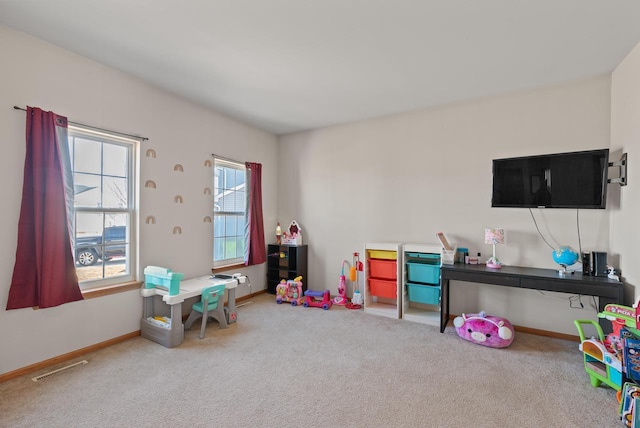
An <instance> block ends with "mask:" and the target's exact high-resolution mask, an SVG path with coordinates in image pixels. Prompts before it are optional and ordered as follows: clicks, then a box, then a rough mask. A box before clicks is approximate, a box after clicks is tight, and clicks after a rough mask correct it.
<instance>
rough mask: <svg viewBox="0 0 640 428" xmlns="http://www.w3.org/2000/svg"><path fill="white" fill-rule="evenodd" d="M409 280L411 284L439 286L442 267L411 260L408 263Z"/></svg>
mask: <svg viewBox="0 0 640 428" xmlns="http://www.w3.org/2000/svg"><path fill="white" fill-rule="evenodd" d="M407 279H408V280H409V281H410V282H424V283H427V284H439V283H440V265H437V264H432V263H422V262H418V261H411V260H410V261H408V262H407Z"/></svg>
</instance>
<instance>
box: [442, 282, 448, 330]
mask: <svg viewBox="0 0 640 428" xmlns="http://www.w3.org/2000/svg"><path fill="white" fill-rule="evenodd" d="M440 293H441V298H440V333H444V329H445V328H447V323H448V322H449V280H448V279H440Z"/></svg>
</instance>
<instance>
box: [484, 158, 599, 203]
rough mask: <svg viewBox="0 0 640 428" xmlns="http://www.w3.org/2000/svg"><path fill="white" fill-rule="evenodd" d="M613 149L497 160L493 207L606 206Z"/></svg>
mask: <svg viewBox="0 0 640 428" xmlns="http://www.w3.org/2000/svg"><path fill="white" fill-rule="evenodd" d="M608 166H609V149H600V150H589V151H583V152H571V153H555V154H549V155H541V156H526V157H518V158H508V159H494V160H493V194H492V197H491V206H492V207H510V208H591V209H604V208H605V207H606V202H607V171H608Z"/></svg>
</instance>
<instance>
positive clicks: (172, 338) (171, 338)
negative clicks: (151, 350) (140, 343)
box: [140, 275, 247, 348]
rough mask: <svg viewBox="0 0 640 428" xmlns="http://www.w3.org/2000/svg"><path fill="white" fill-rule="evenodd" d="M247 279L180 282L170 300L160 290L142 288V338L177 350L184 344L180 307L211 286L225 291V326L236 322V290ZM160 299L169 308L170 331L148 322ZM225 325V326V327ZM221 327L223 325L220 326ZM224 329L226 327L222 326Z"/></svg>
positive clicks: (167, 293) (206, 277)
mask: <svg viewBox="0 0 640 428" xmlns="http://www.w3.org/2000/svg"><path fill="white" fill-rule="evenodd" d="M246 280H247V277H246V276H235V277H233V278H230V279H223V278H213V277H211V275H206V276H201V277H199V278H193V279H188V280H186V281H181V282H180V292H179V293H178V294H175V295H173V296H171V295H169V291H168V290H166V289H163V288H144V285H143V286H142V287H143V288H142V289H141V290H140V294H141V295H142V297H143V308H142V322H141V329H140V331H141V335H142V337H145V338H147V339H151V340H153V341H154V342H158V343H160V344H161V345H164V346H166V347H167V348H172V347H174V346H178V345H180V344H181V343H182V341H183V340H184V325H183V324H182V303H183V302H184V301H185V300H186V299H189V298H191V297H197V296H200V295H201V294H202V290H204V289H205V288H207V287H211V286H213V285H219V284H225V288H226V290H227V293H226V294H227V297H228V299H227V307H226V308H225V313H226V318H227V319H226V323H228V324H232V323H234V322H236V320H237V308H236V287H237V286H238V284H244V283H245V282H246ZM156 295H157V296H162V300H163V301H164V302H165V303H166V304H168V305H170V306H171V324H170V326H169V328H165V327H160V326H158V325H156V324H153V323H151V322H149V321H148V320H147V318H148V317H152V316H154V310H153V296H156ZM226 323H224V324H226ZM221 324H223V323H222V322H221ZM225 327H226V325H225Z"/></svg>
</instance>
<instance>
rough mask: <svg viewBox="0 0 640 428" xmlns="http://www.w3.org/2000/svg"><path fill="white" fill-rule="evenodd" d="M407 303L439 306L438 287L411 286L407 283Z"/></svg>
mask: <svg viewBox="0 0 640 428" xmlns="http://www.w3.org/2000/svg"><path fill="white" fill-rule="evenodd" d="M407 292H408V293H409V301H411V302H416V303H425V304H427V305H439V304H440V287H439V286H437V285H424V284H413V283H411V282H407Z"/></svg>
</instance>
